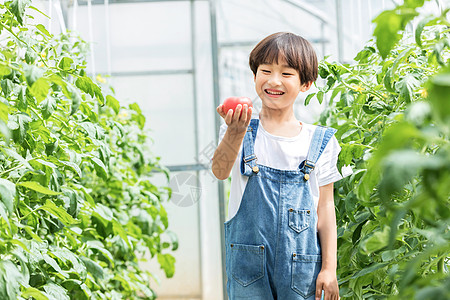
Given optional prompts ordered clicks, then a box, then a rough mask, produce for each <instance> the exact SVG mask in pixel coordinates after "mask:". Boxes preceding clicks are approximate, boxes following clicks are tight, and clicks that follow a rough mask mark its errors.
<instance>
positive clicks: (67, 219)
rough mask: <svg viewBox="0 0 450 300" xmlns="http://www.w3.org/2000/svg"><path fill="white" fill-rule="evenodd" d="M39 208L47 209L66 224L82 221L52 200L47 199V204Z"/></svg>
mask: <svg viewBox="0 0 450 300" xmlns="http://www.w3.org/2000/svg"><path fill="white" fill-rule="evenodd" d="M39 209H42V210H45V211H47V212H48V213H50V214H52V215H53V216H55V217H56V218H58V219H59V220H60V221H61V222H62V223H63V224H64V225H66V226H70V225H74V224H78V223H80V222H79V221H78V220H75V219H74V218H73V217H72V216H71V215H69V214H68V213H67V211H66V210H65V209H63V208H61V207H58V206H56V205H55V203H53V201H51V200H48V199H47V201H46V202H45V205H43V206H41V207H40V208H39Z"/></svg>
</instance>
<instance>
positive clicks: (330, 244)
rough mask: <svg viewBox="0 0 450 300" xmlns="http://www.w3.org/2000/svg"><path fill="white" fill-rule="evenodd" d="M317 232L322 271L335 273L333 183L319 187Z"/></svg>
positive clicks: (335, 235) (335, 249) (335, 244)
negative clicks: (320, 249) (320, 250)
mask: <svg viewBox="0 0 450 300" xmlns="http://www.w3.org/2000/svg"><path fill="white" fill-rule="evenodd" d="M319 194H320V196H319V204H318V205H317V215H318V221H317V231H318V232H319V238H320V245H321V248H322V269H328V270H331V271H334V272H336V268H337V258H336V252H337V233H336V230H337V229H336V213H335V207H334V191H333V183H330V184H327V185H324V186H321V187H319Z"/></svg>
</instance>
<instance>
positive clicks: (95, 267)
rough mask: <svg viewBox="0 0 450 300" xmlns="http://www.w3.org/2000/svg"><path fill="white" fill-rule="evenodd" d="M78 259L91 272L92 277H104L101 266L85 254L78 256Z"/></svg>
mask: <svg viewBox="0 0 450 300" xmlns="http://www.w3.org/2000/svg"><path fill="white" fill-rule="evenodd" d="M80 259H81V261H82V262H83V263H84V265H85V266H86V269H87V270H88V272H89V273H91V274H92V276H93V277H94V278H99V279H103V278H104V272H103V268H102V267H101V266H100V265H99V264H98V263H96V262H95V261H93V260H92V259H90V258H87V257H85V256H80Z"/></svg>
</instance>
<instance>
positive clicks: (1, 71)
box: [0, 65, 11, 77]
mask: <svg viewBox="0 0 450 300" xmlns="http://www.w3.org/2000/svg"><path fill="white" fill-rule="evenodd" d="M10 73H11V69H10V68H9V67H8V66H5V65H0V77H2V76H5V75H9V74H10Z"/></svg>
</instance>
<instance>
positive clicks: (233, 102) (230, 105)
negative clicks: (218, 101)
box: [222, 97, 253, 117]
mask: <svg viewBox="0 0 450 300" xmlns="http://www.w3.org/2000/svg"><path fill="white" fill-rule="evenodd" d="M238 104H241V105H242V109H241V115H240V116H242V110H243V109H244V104H247V105H248V107H253V103H252V100H250V98H247V97H230V98H227V99H225V101H224V102H223V106H222V110H223V112H224V113H227V112H228V111H229V110H230V109H232V110H233V114H234V111H235V110H236V106H237V105H238ZM240 116H239V117H240Z"/></svg>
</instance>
